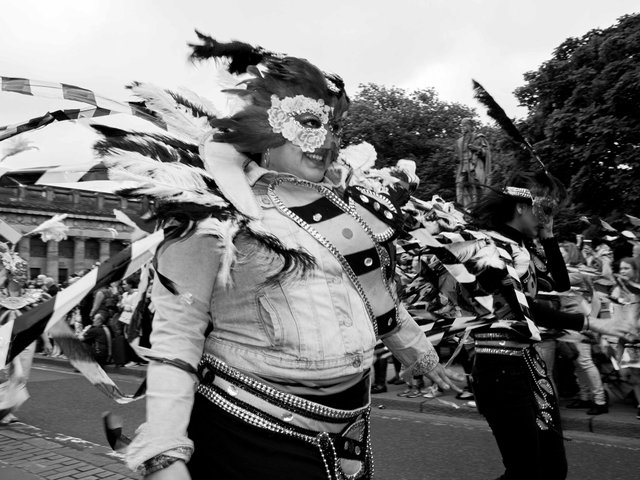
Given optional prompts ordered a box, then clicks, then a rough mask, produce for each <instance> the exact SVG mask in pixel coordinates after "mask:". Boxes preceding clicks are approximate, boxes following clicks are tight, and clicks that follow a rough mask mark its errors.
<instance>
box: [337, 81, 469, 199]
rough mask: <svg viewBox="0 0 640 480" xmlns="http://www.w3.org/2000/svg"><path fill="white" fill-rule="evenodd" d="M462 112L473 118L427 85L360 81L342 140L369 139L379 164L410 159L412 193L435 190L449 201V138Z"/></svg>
mask: <svg viewBox="0 0 640 480" xmlns="http://www.w3.org/2000/svg"><path fill="white" fill-rule="evenodd" d="M465 117H471V118H473V117H476V113H475V111H474V110H473V109H471V108H469V107H467V106H464V105H461V104H459V103H450V102H445V101H443V100H441V99H439V98H438V95H437V94H436V92H435V90H433V89H431V88H427V89H421V90H416V91H412V92H409V91H407V90H404V89H402V88H397V87H385V86H381V85H376V84H372V83H370V84H365V85H360V91H359V92H358V94H357V95H356V96H355V98H354V99H353V101H352V104H351V108H350V109H349V116H348V118H347V122H346V125H345V130H344V140H345V143H347V144H357V143H360V142H363V141H366V142H369V143H370V144H372V145H373V146H374V147H375V149H376V152H377V154H378V160H377V161H376V166H378V167H386V166H390V165H393V164H395V162H396V161H397V160H399V159H402V158H412V159H414V160H415V161H416V165H417V174H418V176H419V177H420V180H421V185H420V188H419V190H418V192H417V196H418V197H420V198H423V199H429V198H431V196H432V195H433V194H436V193H437V194H439V195H441V196H442V197H444V198H446V199H447V200H453V199H455V168H456V165H457V160H456V158H455V152H454V141H455V139H456V138H457V137H458V136H459V134H460V121H461V120H462V119H463V118H465Z"/></svg>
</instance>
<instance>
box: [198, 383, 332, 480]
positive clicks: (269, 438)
mask: <svg viewBox="0 0 640 480" xmlns="http://www.w3.org/2000/svg"><path fill="white" fill-rule="evenodd" d="M189 438H191V439H192V440H193V441H194V444H195V449H194V452H193V455H192V457H191V460H190V461H189V463H188V464H187V466H188V468H189V473H190V474H191V478H192V479H193V480H252V479H260V480H300V479H305V480H327V473H326V469H325V466H324V463H323V461H322V457H321V455H320V450H319V449H318V447H316V446H314V445H311V444H310V443H307V442H305V441H303V440H298V439H295V438H292V437H289V436H286V435H282V434H278V433H274V432H270V431H268V430H265V429H262V428H258V427H254V426H252V425H249V424H247V423H245V422H243V421H242V420H239V419H238V418H236V417H234V416H233V415H231V414H228V413H226V412H224V411H223V410H221V409H220V408H218V407H216V406H215V405H214V404H213V403H211V402H210V401H209V400H208V399H207V398H205V397H204V396H202V395H200V394H199V393H196V398H195V402H194V406H193V411H192V414H191V422H190V425H189Z"/></svg>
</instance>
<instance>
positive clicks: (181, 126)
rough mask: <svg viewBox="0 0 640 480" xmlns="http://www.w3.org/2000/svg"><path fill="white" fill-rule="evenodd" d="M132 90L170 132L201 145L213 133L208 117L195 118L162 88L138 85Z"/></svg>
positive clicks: (147, 84) (133, 86)
mask: <svg viewBox="0 0 640 480" xmlns="http://www.w3.org/2000/svg"><path fill="white" fill-rule="evenodd" d="M131 90H132V91H133V93H135V94H136V95H137V96H139V97H140V98H143V99H144V101H145V105H146V107H147V108H148V109H149V110H152V111H154V112H156V113H158V115H159V116H160V117H161V118H162V120H163V121H164V122H165V123H166V124H167V128H168V130H169V132H171V133H173V134H175V135H178V136H182V137H184V138H185V139H188V140H191V141H194V142H196V143H199V142H200V139H202V138H203V137H204V136H205V135H206V134H207V133H208V132H209V131H211V126H210V125H209V121H208V119H207V118H206V117H195V116H194V115H192V114H191V112H189V111H188V110H187V109H186V108H185V107H183V106H182V105H179V104H178V103H177V102H176V101H175V100H174V99H173V97H172V96H171V95H169V93H167V92H166V91H165V90H163V89H162V88H160V87H158V86H156V85H152V84H150V83H138V84H134V85H132V86H131Z"/></svg>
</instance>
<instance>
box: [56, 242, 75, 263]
mask: <svg viewBox="0 0 640 480" xmlns="http://www.w3.org/2000/svg"><path fill="white" fill-rule="evenodd" d="M73 250H74V242H73V240H70V239H66V240H62V241H61V242H60V243H59V244H58V256H59V257H63V258H73Z"/></svg>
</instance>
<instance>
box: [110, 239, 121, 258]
mask: <svg viewBox="0 0 640 480" xmlns="http://www.w3.org/2000/svg"><path fill="white" fill-rule="evenodd" d="M122 250H124V244H123V243H122V242H120V241H119V240H114V241H113V242H111V243H110V244H109V256H111V257H113V256H114V255H117V254H118V253H120V252H121V251H122Z"/></svg>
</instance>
